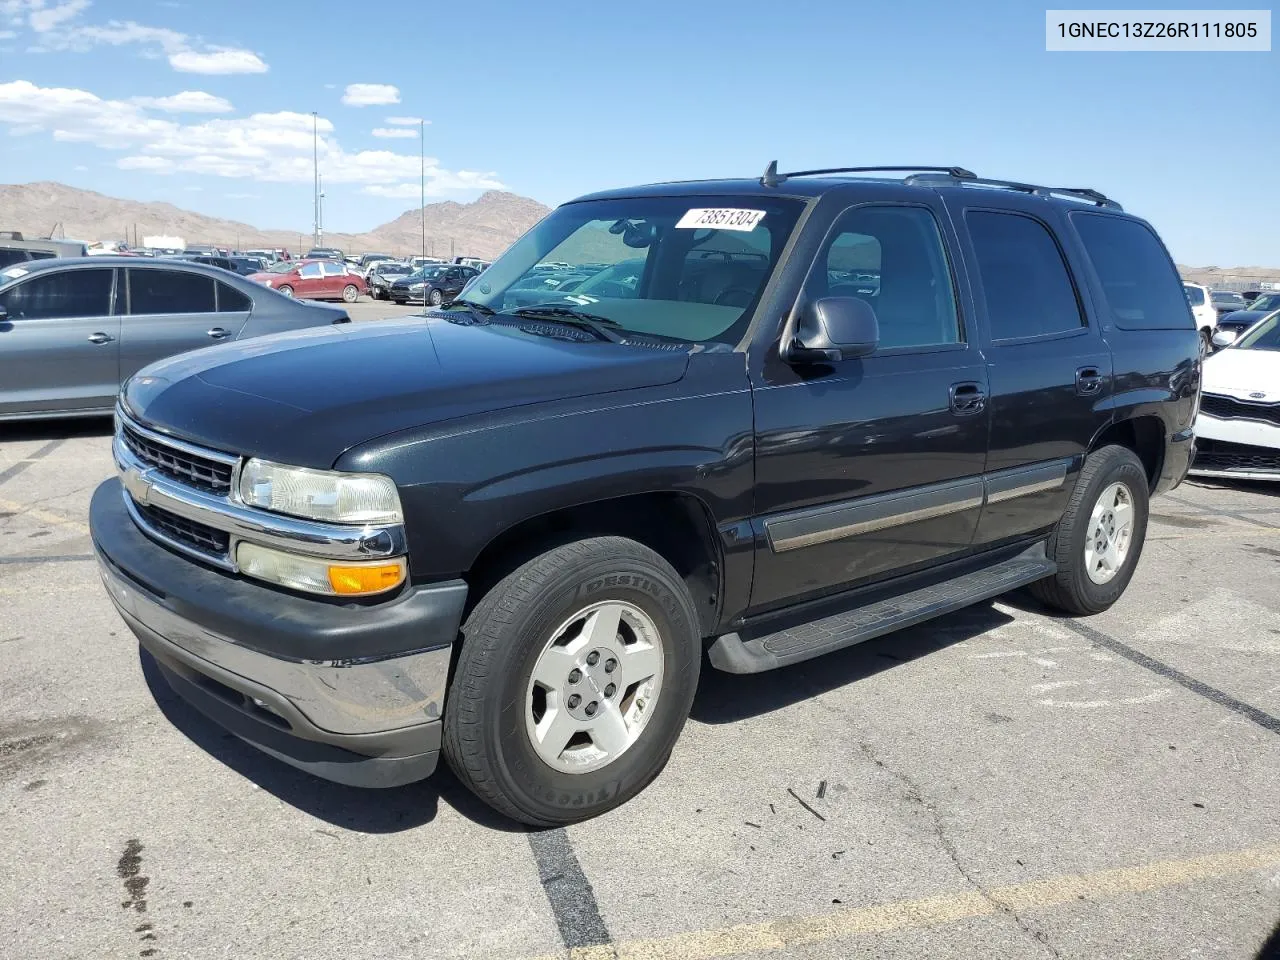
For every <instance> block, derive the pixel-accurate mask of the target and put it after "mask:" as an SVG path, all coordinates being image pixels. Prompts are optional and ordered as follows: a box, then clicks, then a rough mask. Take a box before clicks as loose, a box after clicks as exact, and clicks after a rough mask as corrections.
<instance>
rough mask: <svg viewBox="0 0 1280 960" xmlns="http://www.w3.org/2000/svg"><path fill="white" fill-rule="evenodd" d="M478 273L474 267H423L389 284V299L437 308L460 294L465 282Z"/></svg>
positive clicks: (444, 265) (445, 265)
mask: <svg viewBox="0 0 1280 960" xmlns="http://www.w3.org/2000/svg"><path fill="white" fill-rule="evenodd" d="M479 272H480V271H478V270H476V269H475V268H474V267H458V266H449V265H448V264H443V265H441V266H438V267H423V268H422V269H421V270H419V271H417V272H416V273H411V274H409V275H408V276H407V277H401V278H400V279H399V280H397V281H395V282H394V283H393V284H391V299H392V300H394V301H395V302H396V303H411V302H415V303H429V304H431V305H432V306H437V307H438V306H439V305H440V304H442V303H447V302H448V301H450V300H452V299H453V298H454V297H456V296H457V295H458V294H459V293H461V292H462V288H463V287H465V286H466V285H467V281H468V280H470V279H471V278H472V277H474V276H475V275H476V274H477V273H479Z"/></svg>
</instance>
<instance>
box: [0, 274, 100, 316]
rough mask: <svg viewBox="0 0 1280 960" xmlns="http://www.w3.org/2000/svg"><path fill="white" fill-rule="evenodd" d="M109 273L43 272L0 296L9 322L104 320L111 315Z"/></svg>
mask: <svg viewBox="0 0 1280 960" xmlns="http://www.w3.org/2000/svg"><path fill="white" fill-rule="evenodd" d="M111 273H112V271H111V270H60V271H58V272H50V273H42V274H37V275H36V276H34V277H31V278H30V279H28V280H25V281H23V282H22V283H19V284H18V285H17V286H15V287H12V288H11V289H9V290H6V291H5V292H4V293H3V294H0V307H4V309H5V312H6V313H8V314H9V319H10V320H48V319H57V318H60V317H105V316H108V315H109V314H110V313H111Z"/></svg>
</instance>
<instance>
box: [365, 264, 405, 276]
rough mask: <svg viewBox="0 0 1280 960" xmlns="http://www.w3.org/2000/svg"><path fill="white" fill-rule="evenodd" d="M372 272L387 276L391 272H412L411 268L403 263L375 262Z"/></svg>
mask: <svg viewBox="0 0 1280 960" xmlns="http://www.w3.org/2000/svg"><path fill="white" fill-rule="evenodd" d="M373 272H374V273H380V274H382V275H383V276H387V275H389V274H393V273H410V272H412V269H411V268H410V267H409V266H408V265H406V264H403V263H375V264H374V265H373Z"/></svg>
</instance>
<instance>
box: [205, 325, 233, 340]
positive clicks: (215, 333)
mask: <svg viewBox="0 0 1280 960" xmlns="http://www.w3.org/2000/svg"><path fill="white" fill-rule="evenodd" d="M207 332H208V334H209V336H210V337H211V338H212V339H214V340H221V339H222V338H223V337H229V336H231V331H230V330H224V329H222V327H214V328H213V329H212V330H209V331H207Z"/></svg>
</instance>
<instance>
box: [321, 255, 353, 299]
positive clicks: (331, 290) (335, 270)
mask: <svg viewBox="0 0 1280 960" xmlns="http://www.w3.org/2000/svg"><path fill="white" fill-rule="evenodd" d="M320 272H321V274H322V277H323V282H322V286H321V287H320V289H321V291H322V292H321V293H319V294H317V296H322V297H329V298H332V299H335V300H336V299H338V298H340V297H341V296H342V288H343V287H345V286H346V285H347V284H348V283H350V282H351V280H350V279H349V274H348V273H347V267H346V265H345V264H343V263H340V262H338V261H336V260H326V261H325V262H324V263H322V264H320Z"/></svg>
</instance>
